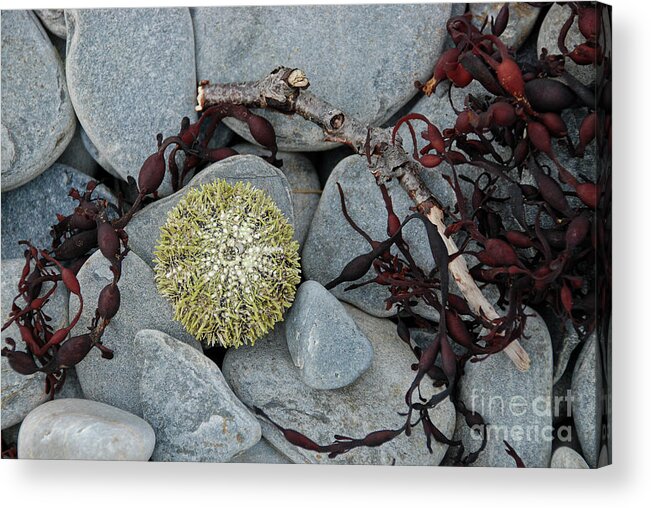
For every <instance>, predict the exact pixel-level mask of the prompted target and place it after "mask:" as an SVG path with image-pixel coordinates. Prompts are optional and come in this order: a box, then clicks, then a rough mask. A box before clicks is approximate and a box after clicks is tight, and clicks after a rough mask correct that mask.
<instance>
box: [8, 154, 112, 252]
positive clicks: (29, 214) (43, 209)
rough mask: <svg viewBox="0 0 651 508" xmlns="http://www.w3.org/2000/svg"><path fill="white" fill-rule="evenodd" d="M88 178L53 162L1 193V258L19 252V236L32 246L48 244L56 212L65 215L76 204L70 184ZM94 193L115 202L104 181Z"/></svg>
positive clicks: (82, 183)
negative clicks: (46, 167)
mask: <svg viewBox="0 0 651 508" xmlns="http://www.w3.org/2000/svg"><path fill="white" fill-rule="evenodd" d="M91 180H92V178H91V177H90V176H88V175H87V174H85V173H82V172H81V171H78V170H76V169H74V168H71V167H70V166H65V165H63V164H58V163H57V164H54V165H53V166H52V167H50V168H49V169H48V170H47V171H46V172H45V173H43V174H42V175H40V176H38V177H37V178H35V179H34V180H32V181H31V182H29V183H27V184H26V185H23V186H21V187H20V188H18V189H16V190H13V191H10V192H5V193H3V194H2V219H1V221H2V259H6V258H18V257H22V256H23V252H24V246H22V245H18V242H19V241H20V240H29V241H31V242H32V243H33V244H34V246H35V247H37V248H40V249H49V248H50V247H51V246H52V237H51V236H50V228H51V227H52V226H53V225H54V224H56V223H57V213H60V214H63V215H69V214H71V213H72V212H73V211H74V210H75V207H76V206H77V205H78V204H79V203H78V202H77V201H75V200H74V199H72V198H71V197H69V196H68V192H69V191H70V189H71V188H73V187H74V188H76V189H78V190H79V192H82V193H83V192H84V191H85V190H86V184H87V183H88V182H89V181H91ZM94 196H95V197H103V198H105V199H108V200H109V201H110V202H112V203H114V204H117V198H116V197H115V196H114V195H113V194H112V193H111V191H110V190H109V189H107V188H106V187H105V186H104V185H100V186H98V187H97V188H96V189H95V193H94Z"/></svg>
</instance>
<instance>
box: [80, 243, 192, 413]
mask: <svg viewBox="0 0 651 508" xmlns="http://www.w3.org/2000/svg"><path fill="white" fill-rule="evenodd" d="M109 267H110V265H109V263H107V262H106V259H105V258H104V256H102V253H101V252H100V251H99V250H98V251H96V252H95V254H93V255H92V256H91V257H90V258H89V259H88V261H86V263H84V265H83V266H82V267H81V269H80V270H79V273H78V274H77V279H78V280H79V283H80V285H81V287H82V295H83V297H84V299H85V300H86V302H87V304H86V305H85V306H84V311H83V313H82V316H81V319H80V320H79V324H78V325H77V326H76V327H75V328H74V329H73V331H72V333H73V335H74V334H76V333H83V332H82V330H86V327H87V326H88V324H89V323H90V322H91V320H92V318H93V316H94V315H95V305H94V302H96V301H97V295H99V292H100V291H101V290H102V289H103V288H104V287H105V286H106V285H107V284H109V283H110V282H111V281H112V280H113V275H112V273H111V271H110V269H109ZM119 287H120V294H121V304H120V310H119V312H118V314H117V315H116V316H115V317H114V318H113V319H112V320H111V323H110V324H109V325H108V327H107V328H106V330H105V332H104V335H103V338H102V342H103V343H104V344H105V345H106V346H107V347H109V348H110V349H112V350H113V351H114V357H113V358H112V359H111V360H106V359H104V358H101V356H100V354H99V351H97V350H96V349H93V350H92V351H91V352H90V353H89V354H88V356H86V358H84V359H83V360H82V361H81V362H80V363H78V364H77V366H76V370H77V376H78V377H79V382H80V384H81V387H82V389H83V391H84V394H85V396H86V398H88V399H91V400H97V401H99V402H104V403H107V404H110V405H112V406H115V407H119V408H120V409H124V410H125V411H129V412H130V413H133V414H135V415H137V416H141V415H142V411H141V408H140V397H139V396H138V383H139V382H140V376H141V373H142V361H141V359H140V357H139V356H138V354H137V350H136V347H135V345H134V337H135V335H136V333H137V332H138V330H142V329H145V328H154V329H156V330H160V331H162V332H165V333H169V334H170V335H172V336H173V337H176V338H177V339H179V340H181V341H183V342H185V343H187V344H190V345H191V346H192V347H194V348H196V349H199V350H200V349H201V346H200V345H199V342H197V341H196V340H195V339H194V338H193V337H192V336H190V335H189V334H188V333H187V332H186V331H185V330H184V328H183V326H182V325H181V324H180V323H177V322H176V321H173V320H172V315H173V312H172V308H171V307H170V305H169V304H168V303H167V301H165V299H163V297H162V296H161V295H160V294H159V293H158V291H157V290H156V285H155V283H154V273H153V272H152V270H151V269H150V268H149V267H148V266H147V264H146V263H145V262H144V261H143V260H142V259H140V258H139V257H138V256H137V254H136V253H135V252H130V253H129V255H128V256H127V257H126V258H125V259H124V261H123V263H122V277H121V278H120V283H119ZM77 309H78V303H77V299H76V298H71V299H70V312H71V313H72V314H74V313H76V312H77Z"/></svg>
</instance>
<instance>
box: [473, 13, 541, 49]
mask: <svg viewBox="0 0 651 508" xmlns="http://www.w3.org/2000/svg"><path fill="white" fill-rule="evenodd" d="M503 5H504V2H491V3H471V4H470V12H471V13H472V15H473V17H474V18H473V22H474V24H475V25H476V26H478V27H480V26H481V25H482V23H483V22H484V19H486V17H488V24H487V25H486V26H487V27H488V28H487V29H486V30H485V32H486V33H490V19H491V17H493V19H494V18H496V17H497V15H498V14H499V12H500V9H501V8H502V6H503ZM539 13H540V7H533V6H531V5H529V4H528V3H526V2H509V24H508V25H507V26H506V30H504V33H503V34H502V35H501V36H500V39H501V40H502V42H504V44H506V45H507V46H508V47H510V48H513V49H514V50H515V49H518V48H519V47H520V46H521V45H522V44H523V43H524V41H525V40H526V39H527V37H529V34H530V33H531V30H532V29H533V27H534V25H535V24H536V20H537V19H538V14H539Z"/></svg>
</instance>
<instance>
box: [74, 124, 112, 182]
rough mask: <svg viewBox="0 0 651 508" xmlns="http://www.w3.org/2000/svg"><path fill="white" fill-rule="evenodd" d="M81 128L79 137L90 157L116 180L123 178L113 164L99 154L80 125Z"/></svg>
mask: <svg viewBox="0 0 651 508" xmlns="http://www.w3.org/2000/svg"><path fill="white" fill-rule="evenodd" d="M79 127H80V129H79V130H80V133H79V137H80V138H81V142H82V144H83V145H84V148H85V149H86V151H87V152H88V153H89V154H90V156H91V157H92V158H93V159H95V162H97V164H99V165H100V166H101V167H102V168H104V169H105V170H106V172H107V173H109V174H111V175H113V176H114V177H115V178H122V177H121V176H120V174H119V173H118V172H117V171H116V170H115V168H113V166H112V165H111V163H110V162H109V161H108V160H107V159H106V157H104V156H103V155H102V154H101V153H99V150H97V147H96V146H95V145H94V144H93V142H92V141H91V140H90V138H89V137H88V134H86V132H85V131H84V128H83V127H81V124H80V125H79Z"/></svg>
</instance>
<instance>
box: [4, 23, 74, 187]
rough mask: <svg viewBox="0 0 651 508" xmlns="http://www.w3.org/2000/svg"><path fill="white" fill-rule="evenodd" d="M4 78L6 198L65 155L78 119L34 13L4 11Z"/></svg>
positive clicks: (54, 55) (57, 61)
mask: <svg viewBox="0 0 651 508" xmlns="http://www.w3.org/2000/svg"><path fill="white" fill-rule="evenodd" d="M1 74H2V126H1V131H2V134H1V135H0V138H1V142H2V191H3V192H6V191H10V190H13V189H15V188H17V187H19V186H21V185H23V184H25V183H27V182H29V181H30V180H31V179H33V178H36V177H37V176H38V175H39V174H41V173H42V172H43V171H45V170H46V169H47V168H49V167H50V166H51V165H52V163H53V162H54V161H55V160H56V159H57V158H58V157H59V155H61V154H62V153H63V151H64V150H65V148H66V146H67V145H68V143H69V142H70V139H71V138H72V135H73V133H74V130H75V114H74V112H73V110H72V104H71V102H70V97H69V95H68V89H67V87H66V78H65V74H64V71H63V64H62V62H61V59H60V58H59V54H58V53H57V51H56V49H55V48H54V46H53V45H52V43H51V42H50V39H49V38H48V35H47V33H46V32H45V30H44V29H43V27H42V26H41V24H40V22H39V21H38V19H37V17H36V15H35V14H34V13H33V12H31V11H24V10H23V11H21V10H15V11H7V10H3V11H2V73H1ZM35 83H38V86H35Z"/></svg>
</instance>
